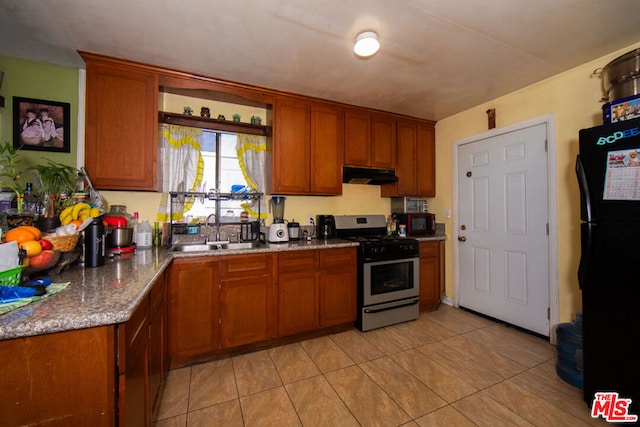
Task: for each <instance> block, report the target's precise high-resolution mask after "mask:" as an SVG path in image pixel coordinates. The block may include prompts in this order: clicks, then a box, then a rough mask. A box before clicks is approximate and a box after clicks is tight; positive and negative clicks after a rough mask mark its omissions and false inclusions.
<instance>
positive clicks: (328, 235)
mask: <svg viewBox="0 0 640 427" xmlns="http://www.w3.org/2000/svg"><path fill="white" fill-rule="evenodd" d="M316 237H317V238H318V239H325V240H326V239H333V238H335V237H336V219H335V217H334V216H333V215H316Z"/></svg>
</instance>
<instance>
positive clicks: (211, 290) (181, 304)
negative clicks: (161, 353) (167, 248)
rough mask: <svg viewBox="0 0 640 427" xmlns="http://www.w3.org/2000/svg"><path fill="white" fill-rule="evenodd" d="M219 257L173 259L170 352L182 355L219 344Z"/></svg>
mask: <svg viewBox="0 0 640 427" xmlns="http://www.w3.org/2000/svg"><path fill="white" fill-rule="evenodd" d="M218 283H219V282H218V261H217V260H212V259H211V258H210V257H206V258H183V259H176V260H174V261H173V264H172V266H171V271H170V282H169V322H168V323H169V356H170V357H175V358H177V357H182V356H191V355H197V354H202V353H206V352H209V351H213V350H216V349H217V348H218V346H219V345H218V340H219V332H218V319H219V317H220V316H219V312H218V310H219V307H218V294H219V289H218Z"/></svg>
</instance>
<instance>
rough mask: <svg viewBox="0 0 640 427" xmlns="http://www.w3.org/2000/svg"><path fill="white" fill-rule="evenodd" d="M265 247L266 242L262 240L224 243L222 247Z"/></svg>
mask: <svg viewBox="0 0 640 427" xmlns="http://www.w3.org/2000/svg"><path fill="white" fill-rule="evenodd" d="M263 247H265V244H264V243H262V242H240V243H227V244H224V245H222V249H254V248H263Z"/></svg>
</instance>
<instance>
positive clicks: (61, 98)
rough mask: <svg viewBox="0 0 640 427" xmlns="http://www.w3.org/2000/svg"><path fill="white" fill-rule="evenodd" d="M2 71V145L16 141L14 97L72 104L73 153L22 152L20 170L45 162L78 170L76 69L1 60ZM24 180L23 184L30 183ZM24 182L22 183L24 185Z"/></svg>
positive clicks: (24, 178)
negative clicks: (14, 133)
mask: <svg viewBox="0 0 640 427" xmlns="http://www.w3.org/2000/svg"><path fill="white" fill-rule="evenodd" d="M0 71H4V79H3V81H2V87H0V95H2V96H3V97H4V108H0V141H2V142H4V141H12V140H13V97H14V96H17V97H23V98H35V99H44V100H47V101H57V102H68V103H69V104H71V127H70V129H68V130H67V129H65V130H64V131H65V132H70V134H71V152H70V153H56V152H49V151H26V150H25V151H22V163H21V167H23V168H26V167H28V166H32V165H35V164H38V163H42V162H43V159H51V160H52V161H54V162H59V163H64V164H68V165H70V166H74V167H75V166H76V157H77V146H78V135H77V133H78V73H79V70H77V69H75V68H67V67H61V66H57V65H51V64H46V63H43V62H33V61H25V60H22V59H16V58H10V57H6V56H0ZM30 178H31V177H30V176H26V177H23V181H24V182H27V181H29V180H30ZM24 182H23V183H24Z"/></svg>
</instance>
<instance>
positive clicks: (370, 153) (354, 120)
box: [344, 109, 396, 169]
mask: <svg viewBox="0 0 640 427" xmlns="http://www.w3.org/2000/svg"><path fill="white" fill-rule="evenodd" d="M344 134H345V144H344V164H345V165H348V166H364V167H372V168H381V169H395V167H396V121H395V119H394V118H393V117H392V116H388V115H384V114H378V113H373V112H368V111H366V110H355V109H349V110H347V111H346V112H345V125H344Z"/></svg>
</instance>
